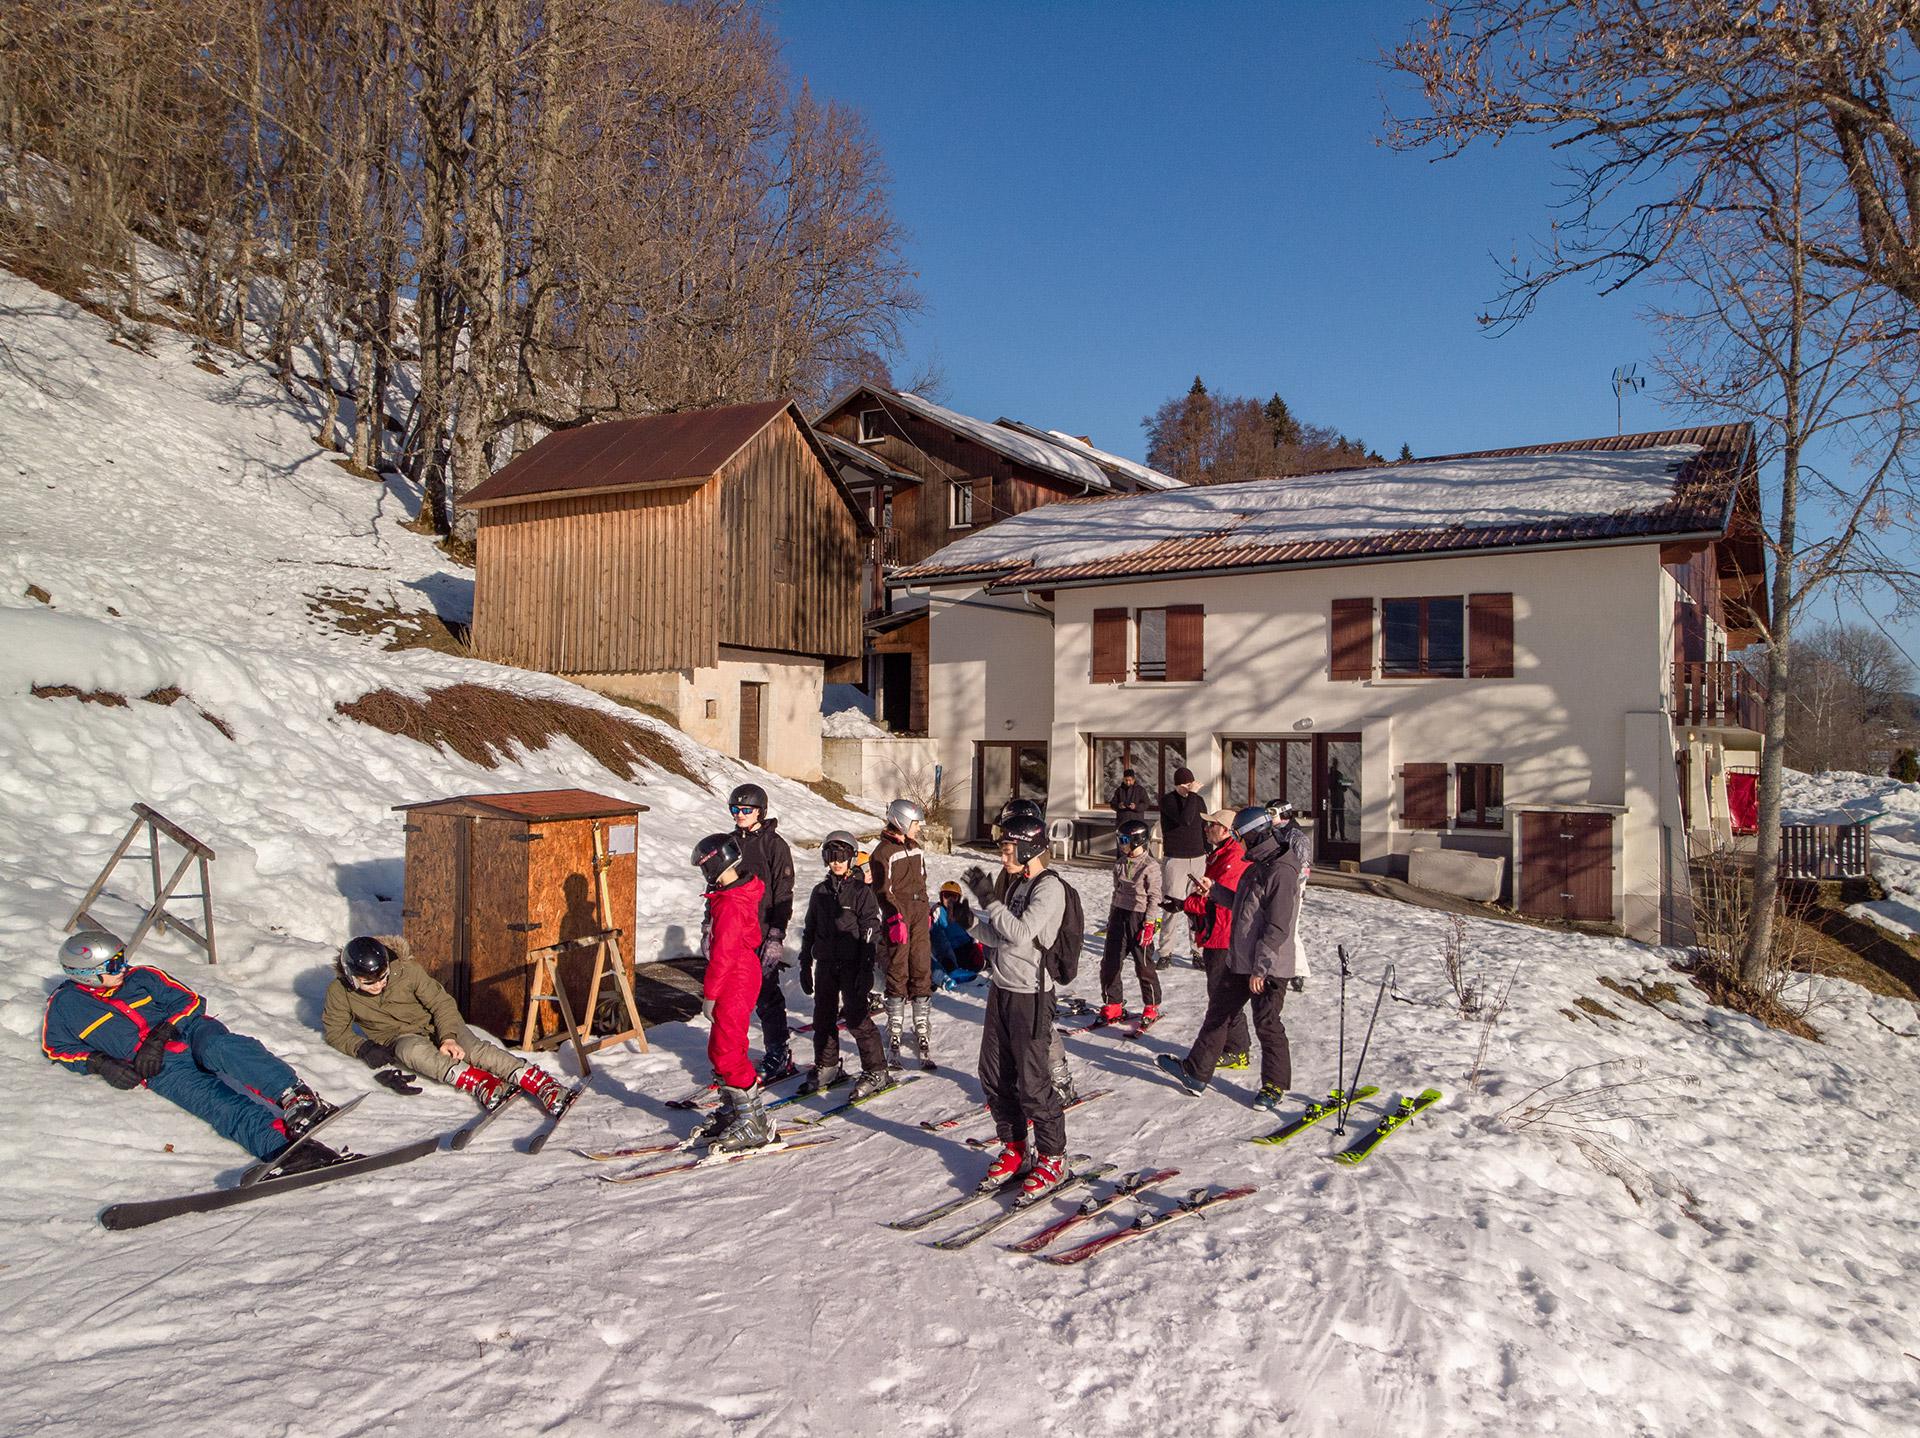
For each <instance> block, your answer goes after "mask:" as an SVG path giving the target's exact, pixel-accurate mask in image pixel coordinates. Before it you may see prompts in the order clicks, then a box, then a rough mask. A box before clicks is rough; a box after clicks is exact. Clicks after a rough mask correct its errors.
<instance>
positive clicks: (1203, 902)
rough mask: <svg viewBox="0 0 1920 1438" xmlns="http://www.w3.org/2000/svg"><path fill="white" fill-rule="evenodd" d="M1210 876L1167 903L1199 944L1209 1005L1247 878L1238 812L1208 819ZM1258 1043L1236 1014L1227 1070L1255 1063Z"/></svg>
mask: <svg viewBox="0 0 1920 1438" xmlns="http://www.w3.org/2000/svg"><path fill="white" fill-rule="evenodd" d="M1206 836H1207V846H1208V849H1207V871H1206V873H1204V874H1202V875H1201V876H1200V878H1199V879H1198V880H1197V881H1196V882H1195V890H1194V892H1193V893H1191V894H1189V895H1187V897H1186V900H1185V901H1184V902H1182V901H1181V900H1179V899H1174V898H1166V899H1162V900H1161V901H1160V907H1161V908H1162V909H1163V910H1169V911H1172V912H1174V913H1178V912H1182V911H1184V912H1185V913H1186V915H1187V917H1188V919H1189V920H1191V921H1192V923H1193V925H1194V930H1195V933H1196V934H1197V935H1198V936H1199V940H1200V964H1201V967H1202V968H1204V969H1205V970H1206V972H1207V1000H1208V1002H1209V1003H1211V1002H1212V1000H1213V995H1214V992H1215V990H1216V989H1218V988H1219V982H1220V975H1221V974H1222V973H1224V972H1225V971H1226V967H1227V949H1228V947H1229V946H1230V945H1231V944H1232V942H1233V894H1234V890H1235V889H1237V888H1238V887H1239V886H1240V876H1241V875H1242V874H1243V873H1245V872H1246V868H1247V851H1246V849H1245V848H1244V847H1243V846H1242V845H1241V843H1240V841H1239V840H1238V839H1236V838H1235V837H1234V834H1233V810H1231V809H1215V810H1214V811H1213V812H1212V813H1211V814H1209V815H1207V824H1206ZM1252 1049H1253V1040H1252V1036H1251V1035H1250V1034H1249V1033H1248V1031H1247V1016H1246V1015H1245V1014H1244V1013H1236V1014H1235V1015H1234V1016H1233V1019H1232V1021H1231V1022H1230V1023H1229V1024H1228V1025H1227V1039H1226V1049H1225V1051H1224V1052H1223V1053H1222V1054H1221V1055H1220V1067H1221V1068H1223V1069H1243V1068H1245V1067H1247V1065H1248V1063H1249V1062H1251V1060H1252Z"/></svg>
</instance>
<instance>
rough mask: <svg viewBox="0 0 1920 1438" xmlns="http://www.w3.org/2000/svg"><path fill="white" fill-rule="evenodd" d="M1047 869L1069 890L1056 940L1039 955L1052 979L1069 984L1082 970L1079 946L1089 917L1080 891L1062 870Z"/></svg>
mask: <svg viewBox="0 0 1920 1438" xmlns="http://www.w3.org/2000/svg"><path fill="white" fill-rule="evenodd" d="M1047 872H1048V873H1049V874H1052V875H1053V876H1054V878H1056V879H1059V880H1060V887H1061V888H1062V889H1064V890H1066V907H1065V908H1064V909H1063V910H1062V911H1061V913H1060V927H1059V929H1058V930H1056V931H1055V933H1054V936H1053V942H1052V943H1050V944H1048V945H1047V946H1046V948H1044V949H1042V950H1041V951H1040V958H1041V962H1042V963H1043V964H1044V965H1045V967H1046V971H1047V976H1048V977H1049V978H1051V979H1052V980H1053V981H1054V982H1055V983H1056V984H1070V983H1072V982H1073V980H1074V976H1075V975H1077V974H1078V973H1079V972H1080V946H1081V945H1082V944H1083V943H1084V942H1085V941H1086V937H1087V916H1086V913H1085V911H1084V910H1082V909H1081V907H1080V894H1079V891H1078V890H1076V889H1075V888H1074V887H1073V885H1072V884H1069V883H1068V882H1067V881H1066V879H1065V878H1063V877H1062V876H1061V874H1060V871H1059V870H1057V869H1048V870H1047Z"/></svg>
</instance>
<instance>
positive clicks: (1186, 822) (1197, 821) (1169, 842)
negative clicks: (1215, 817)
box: [1160, 789, 1207, 859]
mask: <svg viewBox="0 0 1920 1438" xmlns="http://www.w3.org/2000/svg"><path fill="white" fill-rule="evenodd" d="M1206 813H1207V804H1206V800H1204V799H1202V798H1201V797H1200V796H1199V795H1198V794H1182V793H1181V792H1180V791H1179V790H1178V789H1169V790H1167V792H1166V793H1164V794H1162V795H1161V796H1160V846H1161V849H1162V851H1163V852H1164V853H1165V854H1166V856H1167V857H1168V858H1169V859H1201V858H1205V857H1206V853H1207V835H1206V829H1205V827H1204V826H1205V822H1206Z"/></svg>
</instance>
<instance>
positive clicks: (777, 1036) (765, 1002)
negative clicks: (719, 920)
mask: <svg viewBox="0 0 1920 1438" xmlns="http://www.w3.org/2000/svg"><path fill="white" fill-rule="evenodd" d="M727 812H728V813H730V814H731V815H733V839H734V842H735V843H736V844H738V845H739V846H740V872H741V873H743V874H747V875H750V876H752V877H753V878H756V879H758V880H759V881H760V883H761V885H762V888H761V891H760V935H761V937H760V1001H759V1002H758V1003H757V1004H755V1005H754V1010H753V1012H754V1016H755V1017H756V1018H758V1019H759V1020H760V1041H761V1043H762V1044H763V1045H764V1046H765V1049H766V1052H765V1055H764V1056H763V1057H762V1058H761V1060H760V1082H761V1083H763V1084H769V1083H778V1082H780V1080H781V1079H783V1078H791V1077H792V1076H793V1074H794V1072H795V1069H794V1063H793V1048H792V1044H791V1038H790V1035H791V1032H792V1031H791V1029H790V1028H789V1026H788V1023H787V996H786V994H785V992H784V991H783V990H782V989H781V987H780V971H781V970H782V969H784V968H786V966H787V962H786V960H787V948H786V945H787V925H788V924H790V923H791V922H793V849H792V848H791V847H790V846H789V845H788V843H787V841H786V840H785V839H783V838H781V837H780V834H779V828H780V821H779V820H778V819H769V818H768V817H767V791H766V790H765V789H762V788H761V787H760V786H759V785H758V784H742V785H740V786H739V787H737V788H736V789H735V790H734V791H733V793H732V794H730V795H728V796H727Z"/></svg>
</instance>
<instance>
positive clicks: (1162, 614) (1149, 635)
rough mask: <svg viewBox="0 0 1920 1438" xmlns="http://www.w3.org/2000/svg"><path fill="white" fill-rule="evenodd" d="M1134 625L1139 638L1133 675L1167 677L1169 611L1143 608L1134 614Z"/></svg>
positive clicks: (1140, 677) (1153, 677)
mask: <svg viewBox="0 0 1920 1438" xmlns="http://www.w3.org/2000/svg"><path fill="white" fill-rule="evenodd" d="M1134 625H1135V630H1136V633H1137V635H1138V638H1137V642H1136V644H1135V646H1134V657H1133V677H1134V678H1136V679H1165V678H1166V677H1167V611H1166V610H1164V609H1142V610H1140V611H1139V612H1138V613H1137V614H1136V615H1135V616H1134Z"/></svg>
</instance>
